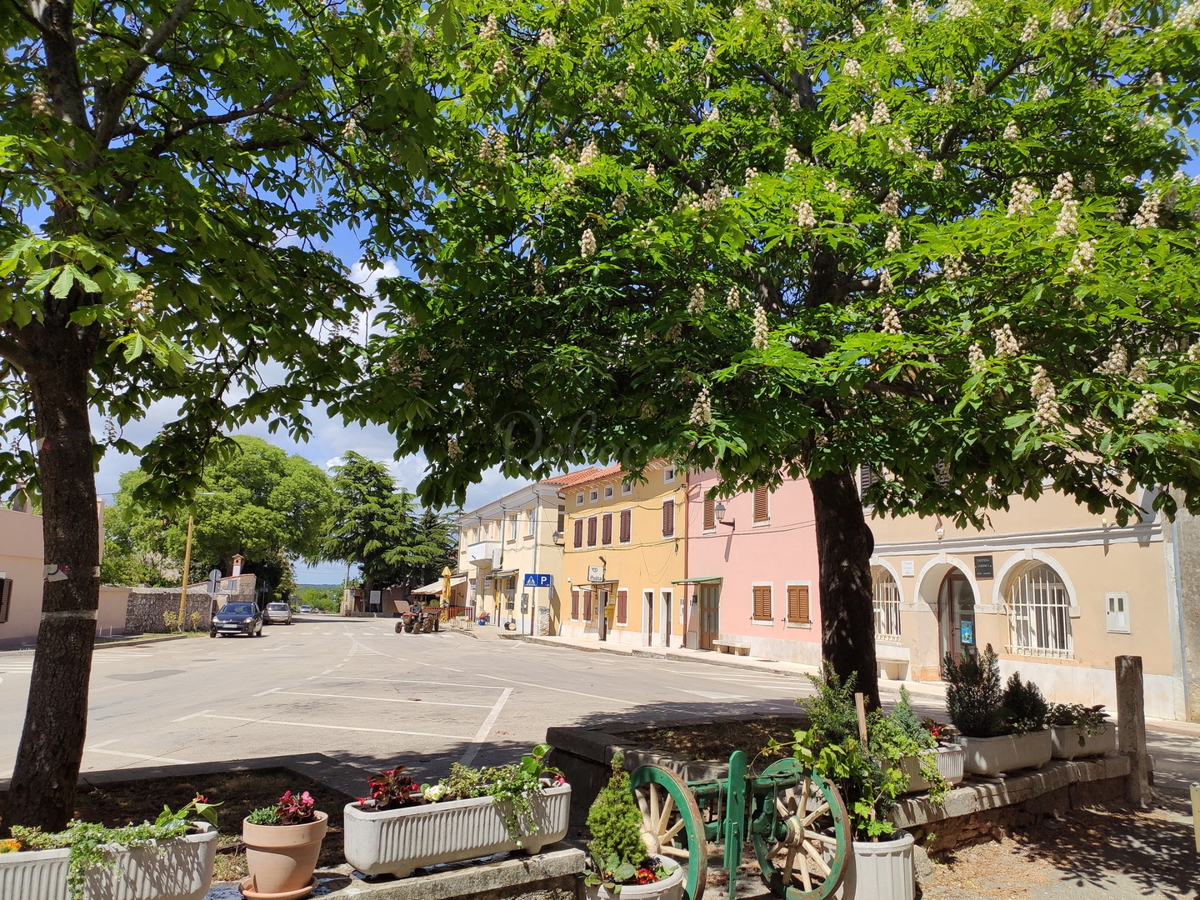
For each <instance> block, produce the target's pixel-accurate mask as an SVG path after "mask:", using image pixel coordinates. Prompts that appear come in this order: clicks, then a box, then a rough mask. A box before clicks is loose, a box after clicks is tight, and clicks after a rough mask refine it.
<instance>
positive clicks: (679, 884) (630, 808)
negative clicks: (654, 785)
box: [583, 753, 687, 900]
mask: <svg viewBox="0 0 1200 900" xmlns="http://www.w3.org/2000/svg"><path fill="white" fill-rule="evenodd" d="M642 827H643V826H642V813H641V811H640V810H639V809H638V807H637V804H636V803H635V802H634V799H633V792H632V791H631V790H630V788H629V773H628V772H626V771H625V766H624V759H623V757H622V755H621V754H620V753H615V754H613V758H612V774H611V775H610V776H609V779H608V782H607V783H606V784H605V785H604V787H602V788H601V789H600V793H599V794H597V795H596V800H595V802H593V803H592V806H591V809H589V810H588V817H587V828H588V833H589V834H590V835H591V839H590V840H589V841H588V852H589V854H590V855H591V864H590V865H589V867H588V869H587V871H585V872H584V880H583V884H584V893H585V896H586V897H587V898H588V900H612V898H614V897H620V898H622V900H629V898H636V900H682V897H683V884H684V877H685V876H686V874H687V873H686V872H685V871H684V870H683V868H681V867H680V865H679V863H677V862H676V861H675V860H673V859H670V858H668V857H665V856H659V857H652V856H650V854H649V852H648V850H647V843H648V842H647V841H646V839H645V838H644V837H643V835H642Z"/></svg>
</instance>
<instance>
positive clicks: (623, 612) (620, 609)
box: [617, 589, 629, 625]
mask: <svg viewBox="0 0 1200 900" xmlns="http://www.w3.org/2000/svg"><path fill="white" fill-rule="evenodd" d="M628 623H629V591H627V590H624V589H622V590H619V591H617V624H618V625H626V624H628Z"/></svg>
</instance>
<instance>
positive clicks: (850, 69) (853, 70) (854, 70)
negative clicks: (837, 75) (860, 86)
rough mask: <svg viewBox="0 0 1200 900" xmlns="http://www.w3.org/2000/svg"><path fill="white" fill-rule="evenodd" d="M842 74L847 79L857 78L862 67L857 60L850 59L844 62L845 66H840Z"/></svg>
mask: <svg viewBox="0 0 1200 900" xmlns="http://www.w3.org/2000/svg"><path fill="white" fill-rule="evenodd" d="M842 74H843V75H845V76H846V77H847V78H857V77H858V76H859V75H861V74H862V66H861V65H859V62H858V60H857V59H854V58H853V57H851V58H850V59H848V60H846V63H845V65H843V66H842Z"/></svg>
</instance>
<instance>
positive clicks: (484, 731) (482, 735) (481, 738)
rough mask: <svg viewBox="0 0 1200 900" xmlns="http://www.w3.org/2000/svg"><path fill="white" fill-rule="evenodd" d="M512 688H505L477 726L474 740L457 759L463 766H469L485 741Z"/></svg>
mask: <svg viewBox="0 0 1200 900" xmlns="http://www.w3.org/2000/svg"><path fill="white" fill-rule="evenodd" d="M512 692H513V689H512V688H505V689H504V693H503V694H501V695H500V696H499V698H497V700H496V705H495V706H493V707H492V711H491V712H490V713H488V717H487V718H486V719H484V720H483V724H482V725H480V726H479V730H478V731H477V732H475V740H473V741H471V745H470V746H469V747H468V748H467V752H466V753H464V754H463V758H462V759H460V760H459V762H460V763H462V765H464V766H469V765H470V764H471V763H472V761H473V760H474V759H475V756H476V754H478V753H479V751H480V749H481V748H482V747H483V745H484V744H486V743H487V736H488V735H489V734H491V733H492V726H493V725H495V724H496V719H498V718H500V710H502V709H504V704H505V703H506V702H507V701H508V698H509V697H511V696H512Z"/></svg>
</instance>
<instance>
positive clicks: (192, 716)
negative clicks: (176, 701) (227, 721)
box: [171, 709, 212, 722]
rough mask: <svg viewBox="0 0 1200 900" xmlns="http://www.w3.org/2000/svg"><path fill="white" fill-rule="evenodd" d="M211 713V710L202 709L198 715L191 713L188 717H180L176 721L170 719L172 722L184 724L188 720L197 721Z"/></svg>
mask: <svg viewBox="0 0 1200 900" xmlns="http://www.w3.org/2000/svg"><path fill="white" fill-rule="evenodd" d="M210 712H212V710H211V709H202V710H200V712H198V713H192V714H191V715H190V716H180V717H179V718H178V719H172V720H171V721H172V722H186V721H187V720H188V719H198V718H200V717H201V716H205V715H208V714H209V713H210Z"/></svg>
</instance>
